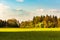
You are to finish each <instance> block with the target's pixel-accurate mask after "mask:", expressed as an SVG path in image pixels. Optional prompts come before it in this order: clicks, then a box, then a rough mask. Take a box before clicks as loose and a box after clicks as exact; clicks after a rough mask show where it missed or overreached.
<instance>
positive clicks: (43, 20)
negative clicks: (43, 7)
mask: <svg viewBox="0 0 60 40" xmlns="http://www.w3.org/2000/svg"><path fill="white" fill-rule="evenodd" d="M0 28H60V18H58V17H57V16H54V15H53V16H51V15H50V16H49V15H46V16H34V17H33V19H32V20H28V21H22V22H21V23H20V22H19V20H17V19H8V20H2V19H0Z"/></svg>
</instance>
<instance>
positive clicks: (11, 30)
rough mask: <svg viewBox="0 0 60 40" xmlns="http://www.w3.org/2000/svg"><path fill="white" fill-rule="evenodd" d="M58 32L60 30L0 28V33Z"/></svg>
mask: <svg viewBox="0 0 60 40" xmlns="http://www.w3.org/2000/svg"><path fill="white" fill-rule="evenodd" d="M25 31H60V28H0V32H25Z"/></svg>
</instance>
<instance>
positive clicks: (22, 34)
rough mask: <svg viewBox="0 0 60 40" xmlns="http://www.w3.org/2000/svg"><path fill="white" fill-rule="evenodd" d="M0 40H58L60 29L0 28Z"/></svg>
mask: <svg viewBox="0 0 60 40" xmlns="http://www.w3.org/2000/svg"><path fill="white" fill-rule="evenodd" d="M0 40H60V28H0Z"/></svg>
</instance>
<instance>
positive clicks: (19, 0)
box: [16, 0, 24, 2]
mask: <svg viewBox="0 0 60 40" xmlns="http://www.w3.org/2000/svg"><path fill="white" fill-rule="evenodd" d="M16 1H17V2H24V0H16Z"/></svg>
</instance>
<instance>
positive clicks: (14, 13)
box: [0, 0, 60, 22]
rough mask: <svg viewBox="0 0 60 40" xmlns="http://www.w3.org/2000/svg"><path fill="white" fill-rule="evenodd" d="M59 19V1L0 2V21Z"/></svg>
mask: <svg viewBox="0 0 60 40" xmlns="http://www.w3.org/2000/svg"><path fill="white" fill-rule="evenodd" d="M47 14H48V15H55V16H57V17H60V0H0V19H3V20H5V19H10V18H16V19H17V20H19V21H20V22H21V21H26V20H31V19H32V18H33V16H40V15H47Z"/></svg>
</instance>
